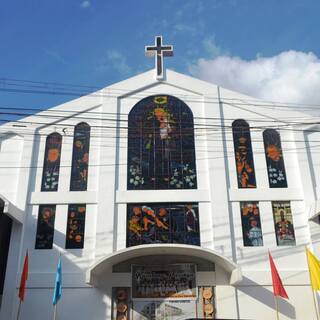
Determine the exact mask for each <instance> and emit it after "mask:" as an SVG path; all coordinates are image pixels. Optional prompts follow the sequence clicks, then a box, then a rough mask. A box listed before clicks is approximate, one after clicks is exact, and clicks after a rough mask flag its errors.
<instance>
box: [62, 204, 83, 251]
mask: <svg viewBox="0 0 320 320" xmlns="http://www.w3.org/2000/svg"><path fill="white" fill-rule="evenodd" d="M85 220H86V205H85V204H70V205H69V209H68V222H67V232H66V249H82V248H83V245H84V228H85Z"/></svg>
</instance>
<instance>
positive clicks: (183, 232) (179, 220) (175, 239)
mask: <svg viewBox="0 0 320 320" xmlns="http://www.w3.org/2000/svg"><path fill="white" fill-rule="evenodd" d="M150 243H184V244H191V245H197V246H199V245H200V233H199V214H198V204H197V203H186V204H181V203H152V204H129V205H128V206H127V247H131V246H136V245H139V244H150Z"/></svg>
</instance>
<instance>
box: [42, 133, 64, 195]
mask: <svg viewBox="0 0 320 320" xmlns="http://www.w3.org/2000/svg"><path fill="white" fill-rule="evenodd" d="M61 144H62V137H61V135H60V134H59V133H57V132H55V133H51V134H50V135H49V136H48V137H47V139H46V150H45V156H44V163H43V172H42V185H41V191H57V190H58V182H59V171H60V158H61Z"/></svg>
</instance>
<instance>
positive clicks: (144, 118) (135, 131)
mask: <svg viewBox="0 0 320 320" xmlns="http://www.w3.org/2000/svg"><path fill="white" fill-rule="evenodd" d="M127 170H128V174H127V177H128V182H127V186H128V189H129V190H135V189H137V190H139V189H149V190H150V189H195V188H197V174H196V162H195V149H194V130H193V115H192V111H191V110H190V109H189V107H188V106H187V105H186V104H185V103H184V102H182V101H181V100H179V99H177V98H175V97H172V96H167V95H161V96H151V97H147V98H145V99H143V100H141V101H140V102H138V103H137V104H136V105H135V106H134V107H133V109H132V110H131V112H130V113H129V119H128V167H127Z"/></svg>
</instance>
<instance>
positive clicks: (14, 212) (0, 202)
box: [0, 194, 23, 224]
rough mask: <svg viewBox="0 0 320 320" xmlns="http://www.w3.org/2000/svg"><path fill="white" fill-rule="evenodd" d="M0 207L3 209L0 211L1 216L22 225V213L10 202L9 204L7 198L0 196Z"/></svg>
mask: <svg viewBox="0 0 320 320" xmlns="http://www.w3.org/2000/svg"><path fill="white" fill-rule="evenodd" d="M0 207H1V208H3V211H2V210H1V214H6V215H7V216H9V217H10V218H11V219H13V220H14V221H16V222H18V223H21V224H22V223H23V211H22V210H20V209H19V208H17V207H16V206H15V205H14V204H13V203H12V202H10V201H9V200H8V199H7V198H5V197H4V196H3V195H1V194H0Z"/></svg>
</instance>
